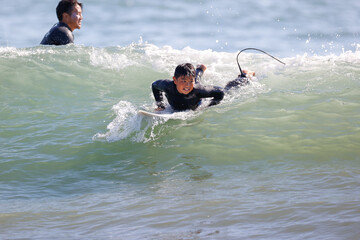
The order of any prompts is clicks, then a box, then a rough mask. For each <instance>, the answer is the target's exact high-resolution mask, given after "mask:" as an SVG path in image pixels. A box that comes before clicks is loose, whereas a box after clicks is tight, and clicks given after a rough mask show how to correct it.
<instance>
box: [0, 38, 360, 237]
mask: <svg viewBox="0 0 360 240" xmlns="http://www.w3.org/2000/svg"><path fill="white" fill-rule="evenodd" d="M236 54H237V53H236V52H216V51H212V50H201V51H200V50H194V49H192V48H184V49H182V50H177V49H173V48H171V47H169V46H164V47H157V46H155V45H152V44H146V43H139V44H131V45H129V46H125V47H106V48H94V47H85V46H76V45H70V46H64V47H41V46H39V47H31V48H12V47H2V48H0V73H1V76H0V82H1V84H0V146H1V151H0V196H1V197H0V238H2V239H20V238H21V239H49V238H54V239H356V238H357V237H358V236H359V235H360V230H359V229H360V228H359V227H360V207H359V206H360V205H359V203H360V199H359V196H360V177H359V176H360V150H359V149H360V148H359V143H360V101H359V95H360V90H359V89H360V82H359V78H360V68H359V59H360V57H359V52H358V51H355V52H351V51H349V52H343V53H342V54H339V55H333V54H329V55H326V56H308V55H307V54H304V55H297V56H294V57H289V58H281V60H282V61H284V62H286V65H285V66H283V65H281V64H279V63H277V62H276V61H274V60H272V59H270V58H268V57H267V56H263V55H260V54H255V53H243V54H242V55H241V57H240V62H241V64H242V65H241V66H242V67H243V68H245V69H250V70H254V71H256V78H255V79H253V81H252V83H251V85H250V86H247V87H245V88H243V89H238V90H235V91H232V92H230V93H229V94H227V95H226V97H225V99H224V101H223V102H222V103H221V104H220V105H217V106H214V107H211V108H201V109H199V110H197V111H190V112H182V113H176V114H174V117H173V118H170V119H157V118H148V117H144V116H141V115H139V114H137V111H138V110H139V109H146V110H152V109H153V108H155V104H154V99H153V97H152V94H151V89H150V85H151V83H152V82H153V81H155V80H157V79H162V78H169V79H170V78H171V77H172V74H173V70H174V68H175V67H176V65H177V64H178V63H182V62H191V63H193V64H197V63H204V64H205V65H207V67H208V69H207V71H206V72H205V74H204V77H203V79H202V81H203V84H209V85H217V86H224V85H225V84H226V82H227V81H229V80H231V79H233V78H234V77H236V76H237V74H238V69H237V65H236V62H235V57H236Z"/></svg>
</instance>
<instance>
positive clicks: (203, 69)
mask: <svg viewBox="0 0 360 240" xmlns="http://www.w3.org/2000/svg"><path fill="white" fill-rule="evenodd" d="M196 68H201V70H202V71H203V72H205V70H206V66H205V65H204V64H199V65H197V66H196Z"/></svg>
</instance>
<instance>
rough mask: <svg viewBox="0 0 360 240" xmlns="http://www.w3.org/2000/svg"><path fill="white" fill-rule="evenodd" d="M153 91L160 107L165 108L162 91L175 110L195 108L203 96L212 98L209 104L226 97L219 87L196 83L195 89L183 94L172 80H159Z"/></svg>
mask: <svg viewBox="0 0 360 240" xmlns="http://www.w3.org/2000/svg"><path fill="white" fill-rule="evenodd" d="M152 91H153V94H154V97H155V100H156V105H157V106H158V107H162V108H164V107H165V106H164V101H163V100H164V98H163V94H162V92H164V93H165V96H166V98H167V100H168V102H169V104H170V105H171V107H172V108H173V109H174V110H175V111H184V110H188V109H192V110H195V109H196V108H197V107H198V106H199V105H200V103H201V99H202V98H212V100H211V102H210V104H209V106H212V105H216V104H218V103H219V102H220V101H221V100H222V99H223V97H224V92H223V91H222V90H221V88H219V87H212V86H201V85H199V84H195V86H194V89H193V90H192V91H191V92H190V93H189V94H186V95H185V94H181V93H179V92H178V91H177V89H176V85H175V83H174V81H172V80H157V81H155V82H153V84H152Z"/></svg>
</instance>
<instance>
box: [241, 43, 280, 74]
mask: <svg viewBox="0 0 360 240" xmlns="http://www.w3.org/2000/svg"><path fill="white" fill-rule="evenodd" d="M247 50H255V51H259V52H262V53H264V54H266V55H268V56H269V57H272V58H273V59H275V60H276V61H278V62H280V63H282V64H284V65H286V64H285V63H284V62H282V61H280V60H279V59H277V58H276V57H274V56H272V55H270V54H269V53H267V52H265V51H264V50H261V49H258V48H244V49H243V50H241V51H240V52H239V53H238V55H237V56H236V62H237V64H238V66H239V70H240V74H241V75H240V77H242V78H246V75H245V74H244V72H243V71H242V70H241V67H240V63H239V55H240V53H242V52H244V51H247Z"/></svg>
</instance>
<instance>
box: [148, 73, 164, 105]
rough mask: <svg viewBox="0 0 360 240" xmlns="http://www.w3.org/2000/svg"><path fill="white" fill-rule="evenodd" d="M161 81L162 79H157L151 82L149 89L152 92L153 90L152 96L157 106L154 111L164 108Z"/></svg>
mask: <svg viewBox="0 0 360 240" xmlns="http://www.w3.org/2000/svg"><path fill="white" fill-rule="evenodd" d="M163 81H164V80H157V81H155V82H153V83H152V84H151V89H152V92H153V95H154V98H155V101H156V105H157V108H156V109H155V111H162V110H164V109H165V104H164V97H163V94H162V92H163V91H164V90H163V85H164V84H163Z"/></svg>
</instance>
